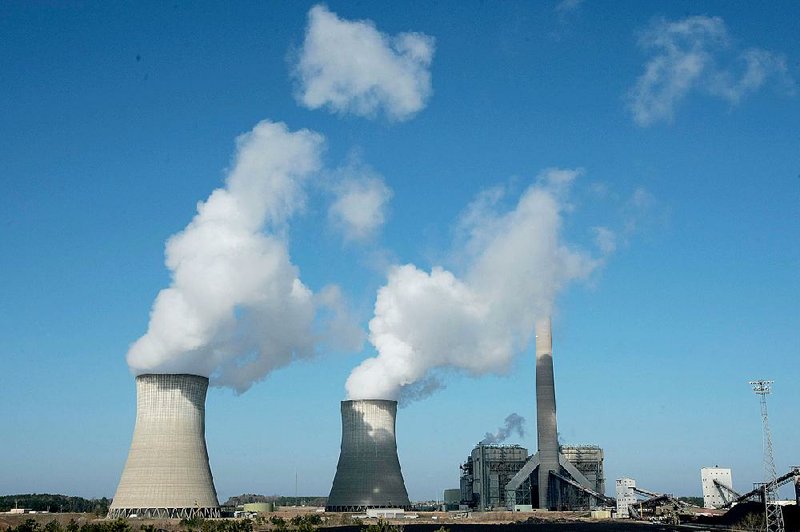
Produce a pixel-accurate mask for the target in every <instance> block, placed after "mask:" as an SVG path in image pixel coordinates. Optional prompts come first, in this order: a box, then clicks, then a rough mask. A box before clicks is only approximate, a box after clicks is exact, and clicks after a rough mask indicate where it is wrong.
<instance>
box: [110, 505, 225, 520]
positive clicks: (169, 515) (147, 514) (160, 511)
mask: <svg viewBox="0 0 800 532" xmlns="http://www.w3.org/2000/svg"><path fill="white" fill-rule="evenodd" d="M219 516H220V514H219V508H218V507H217V508H198V507H195V508H114V509H112V510H111V511H109V512H108V517H109V518H110V519H118V518H123V519H128V518H131V517H137V518H139V519H191V518H193V517H203V518H212V517H219Z"/></svg>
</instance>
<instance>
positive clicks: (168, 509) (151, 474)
mask: <svg viewBox="0 0 800 532" xmlns="http://www.w3.org/2000/svg"><path fill="white" fill-rule="evenodd" d="M207 390H208V379H207V378H206V377H200V376H198V375H163V374H159V375H139V376H138V377H136V427H135V428H134V431H133V442H132V443H131V450H130V452H129V453H128V461H127V462H126V463H125V469H124V470H123V471H122V478H121V479H120V481H119V487H117V493H116V495H115V496H114V500H113V502H112V504H111V507H110V508H109V513H108V515H109V517H130V516H132V515H136V516H138V517H145V518H190V517H194V516H202V517H219V502H218V501H217V492H216V490H215V489H214V480H213V478H212V476H211V468H210V467H209V465H208V451H207V449H206V438H205V403H206V391H207Z"/></svg>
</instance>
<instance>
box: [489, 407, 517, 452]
mask: <svg viewBox="0 0 800 532" xmlns="http://www.w3.org/2000/svg"><path fill="white" fill-rule="evenodd" d="M515 432H516V433H517V435H519V437H520V438H522V437H523V436H525V418H524V417H522V416H521V415H519V414H517V413H516V412H514V413H512V414H509V415H508V416H506V422H505V424H504V425H503V426H502V427H498V429H497V432H496V433H494V434H492V433H491V432H487V433H486V434H484V435H483V439H482V440H481V443H483V444H486V445H493V444H496V443H503V442H504V441H506V440H507V439H508V438H509V437H510V436H511V435H512V434H514V433H515Z"/></svg>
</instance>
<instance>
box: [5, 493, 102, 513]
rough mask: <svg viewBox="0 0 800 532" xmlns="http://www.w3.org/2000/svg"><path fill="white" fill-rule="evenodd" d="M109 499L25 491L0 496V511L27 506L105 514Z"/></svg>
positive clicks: (41, 509)
mask: <svg viewBox="0 0 800 532" xmlns="http://www.w3.org/2000/svg"><path fill="white" fill-rule="evenodd" d="M109 504H111V499H106V498H105V497H103V498H102V499H84V498H83V497H69V496H67V495H51V494H49V493H26V494H22V495H2V496H0V512H7V511H9V510H10V509H12V508H28V509H29V510H34V511H37V512H46V511H49V512H54V513H55V512H65V513H78V514H80V513H93V514H95V515H106V514H107V513H108V505H109Z"/></svg>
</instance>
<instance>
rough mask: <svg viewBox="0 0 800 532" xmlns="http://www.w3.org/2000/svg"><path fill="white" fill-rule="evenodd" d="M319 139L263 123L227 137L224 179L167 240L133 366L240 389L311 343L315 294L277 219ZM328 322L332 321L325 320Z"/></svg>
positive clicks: (323, 298)
mask: <svg viewBox="0 0 800 532" xmlns="http://www.w3.org/2000/svg"><path fill="white" fill-rule="evenodd" d="M322 143H323V138H322V137H321V136H320V135H318V134H316V133H313V132H311V131H308V130H301V131H296V132H291V131H289V130H288V129H287V128H286V126H285V125H284V124H281V123H272V122H268V121H263V122H260V123H259V124H257V125H256V126H255V127H254V128H253V129H252V131H250V132H248V133H246V134H244V135H241V136H240V137H239V138H238V139H237V141H236V154H235V156H234V159H233V161H232V165H231V169H230V171H229V172H228V175H227V178H226V180H225V186H224V187H223V188H219V189H217V190H214V191H213V192H212V193H211V195H210V196H209V197H208V199H207V200H206V201H205V202H199V203H198V205H197V214H196V215H195V217H194V219H193V220H192V221H191V223H190V224H189V225H188V226H187V227H186V228H185V229H184V230H183V231H181V232H180V233H177V234H175V235H173V236H172V237H171V238H170V239H169V240H168V241H167V244H166V265H167V267H168V268H169V270H170V272H171V274H172V282H171V284H170V286H169V288H165V289H163V290H161V292H160V293H159V294H158V296H157V297H156V300H155V302H154V303H153V308H152V310H151V313H150V323H149V326H148V330H147V333H146V334H145V335H144V336H142V337H141V338H139V340H137V341H136V342H135V343H134V344H133V346H132V347H131V348H130V350H129V352H128V357H127V358H128V364H129V365H130V367H131V370H132V371H133V372H134V373H136V374H140V373H146V372H158V373H193V374H198V375H204V376H211V377H212V381H213V382H214V383H215V384H218V385H223V386H230V387H232V388H235V389H236V390H238V391H240V392H241V391H244V390H246V389H247V388H249V387H250V386H251V385H252V383H253V382H254V381H256V380H258V379H260V378H262V377H263V376H264V375H266V374H267V373H268V372H270V371H271V370H273V369H274V368H276V367H280V366H282V365H285V364H287V363H289V362H290V361H291V360H292V359H293V358H295V357H303V356H308V355H310V354H312V353H313V351H314V343H315V335H314V331H313V326H314V320H315V314H316V307H317V306H318V304H322V305H323V306H326V307H328V308H331V309H333V311H335V310H336V309H337V308H338V301H337V299H338V297H337V294H338V291H336V290H328V291H326V292H325V293H323V294H321V295H320V296H318V297H315V296H314V294H312V292H311V290H309V289H308V288H307V287H306V286H305V285H304V284H303V283H302V282H301V281H300V278H299V273H298V270H297V267H296V266H294V265H293V264H292V262H291V260H290V257H289V252H288V248H287V242H286V238H285V236H284V234H285V232H286V227H285V224H286V222H287V220H288V219H289V218H290V217H291V216H292V214H293V213H294V212H295V211H296V210H297V209H298V208H299V207H301V206H302V204H303V201H304V194H303V184H304V182H305V181H306V180H307V179H308V177H309V176H310V175H311V174H312V173H314V172H315V171H317V170H318V169H319V166H320V162H319V157H320V151H321V148H322ZM333 321H336V320H333Z"/></svg>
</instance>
